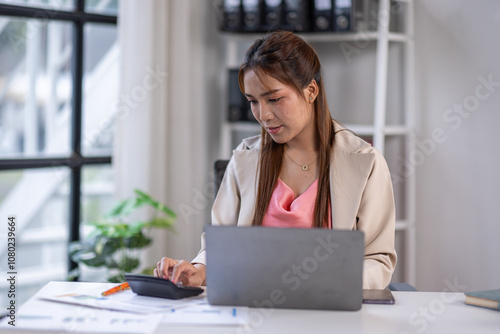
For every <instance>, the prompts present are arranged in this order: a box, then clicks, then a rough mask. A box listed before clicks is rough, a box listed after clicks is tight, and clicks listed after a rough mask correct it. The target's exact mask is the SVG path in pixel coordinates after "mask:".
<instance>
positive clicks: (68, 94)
mask: <svg viewBox="0 0 500 334" xmlns="http://www.w3.org/2000/svg"><path fill="white" fill-rule="evenodd" d="M117 7H118V4H117V0H76V1H73V0H10V1H1V2H0V59H2V61H1V62H0V222H1V221H4V223H0V228H2V230H0V237H1V240H6V235H7V229H6V226H7V224H6V222H7V219H8V216H10V215H15V216H16V265H15V270H16V272H17V275H18V280H17V292H18V295H17V300H18V303H22V302H23V301H24V300H26V299H27V298H29V297H30V296H31V295H32V294H33V293H34V292H36V291H38V290H39V288H40V287H41V286H42V285H44V284H45V283H46V282H47V281H49V280H60V279H65V278H66V275H67V273H68V270H70V269H72V268H73V266H74V264H72V263H70V261H69V259H68V255H67V246H68V242H70V241H73V240H78V239H79V238H80V231H81V226H82V224H81V222H84V221H87V220H88V219H90V220H93V219H95V218H97V217H99V216H100V215H101V214H102V212H103V211H104V210H106V209H107V208H108V207H109V203H110V201H111V195H112V192H113V178H112V172H111V153H112V147H113V136H112V131H111V125H112V120H113V112H114V109H113V105H114V104H116V103H114V102H115V101H117V100H118V66H119V48H118V44H117V31H116V30H117V28H116V23H117V12H118V8H117ZM0 245H2V246H1V247H2V248H0V271H1V272H7V271H8V270H6V267H7V247H5V246H3V245H6V243H5V242H3V241H2V242H0ZM6 283H7V282H6V281H5V280H2V281H0V293H1V294H2V295H6V289H7V284H6Z"/></svg>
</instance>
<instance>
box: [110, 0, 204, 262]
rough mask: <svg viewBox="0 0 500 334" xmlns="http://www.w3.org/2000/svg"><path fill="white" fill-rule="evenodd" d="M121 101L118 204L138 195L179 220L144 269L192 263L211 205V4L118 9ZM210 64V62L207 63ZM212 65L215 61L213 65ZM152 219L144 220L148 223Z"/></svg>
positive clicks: (128, 0)
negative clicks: (164, 262) (165, 261)
mask: <svg viewBox="0 0 500 334" xmlns="http://www.w3.org/2000/svg"><path fill="white" fill-rule="evenodd" d="M119 4H120V10H119V23H118V24H119V41H120V49H121V64H120V75H121V78H120V82H121V83H120V84H121V86H120V98H119V101H118V104H119V105H118V108H117V110H118V117H117V119H116V128H115V129H116V132H115V143H114V147H115V151H114V157H113V166H114V171H115V174H114V176H115V184H116V196H117V198H125V197H129V196H131V195H132V193H133V189H135V188H138V189H141V190H143V191H146V192H148V193H150V194H151V195H152V196H154V197H156V198H158V199H160V200H161V201H163V202H164V203H166V204H167V205H168V206H169V207H171V208H172V209H173V210H174V211H175V212H176V213H177V214H178V219H177V222H176V223H175V229H176V232H175V233H173V234H172V233H166V232H161V233H155V235H154V236H153V237H154V240H155V241H154V244H153V246H152V247H151V248H150V249H149V250H148V251H147V252H146V254H145V255H144V256H143V257H144V258H143V261H142V262H143V263H144V264H145V265H152V264H155V263H156V261H157V260H158V259H159V258H160V257H161V256H163V255H168V256H170V257H173V258H185V259H188V260H190V259H191V257H192V256H194V255H196V253H197V250H198V249H199V245H200V241H199V238H200V234H201V231H202V227H203V224H204V223H206V222H207V220H208V217H209V212H210V206H211V201H212V199H211V198H210V196H211V195H212V194H211V193H210V188H211V187H210V186H209V184H210V182H211V180H210V178H209V175H210V166H211V164H208V163H207V147H209V144H208V143H207V138H206V137H207V131H208V130H207V126H206V116H205V115H206V114H207V110H206V108H207V107H206V103H204V98H205V97H206V94H207V92H206V88H205V87H206V85H205V81H206V80H205V79H204V78H205V77H206V75H205V74H204V73H205V67H204V66H206V59H207V58H206V54H207V53H209V52H210V51H209V49H210V48H208V49H207V48H206V47H205V46H206V41H204V36H205V35H206V32H205V29H203V25H204V24H206V16H207V13H206V12H207V10H210V3H209V2H206V1H186V0H174V1H163V0H157V1H153V0H147V1H136V0H124V1H120V2H119ZM208 58H210V57H208ZM211 58H213V57H211ZM147 215H148V212H147V211H145V212H142V213H141V214H140V215H139V217H137V218H138V219H143V218H144V217H146V216H147Z"/></svg>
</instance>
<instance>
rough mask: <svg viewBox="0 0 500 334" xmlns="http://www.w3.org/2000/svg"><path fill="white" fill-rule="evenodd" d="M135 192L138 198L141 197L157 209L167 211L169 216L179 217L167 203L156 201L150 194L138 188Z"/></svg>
mask: <svg viewBox="0 0 500 334" xmlns="http://www.w3.org/2000/svg"><path fill="white" fill-rule="evenodd" d="M134 192H135V194H136V196H137V197H138V198H140V199H141V200H144V201H145V202H146V203H147V204H148V205H150V206H152V207H153V208H155V209H156V210H158V211H161V212H163V213H165V214H166V215H167V216H169V217H171V218H177V215H176V214H175V212H173V211H172V210H171V209H169V208H168V207H167V206H166V205H164V204H162V203H160V202H158V201H156V200H155V199H153V198H152V197H151V196H149V195H148V194H146V193H144V192H142V191H140V190H138V189H135V190H134Z"/></svg>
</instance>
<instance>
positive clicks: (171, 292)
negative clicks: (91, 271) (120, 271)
mask: <svg viewBox="0 0 500 334" xmlns="http://www.w3.org/2000/svg"><path fill="white" fill-rule="evenodd" d="M125 280H126V281H127V283H128V285H130V288H131V289H132V291H133V292H134V293H136V294H138V295H143V296H150V297H160V298H168V299H180V298H186V297H193V296H197V295H199V294H201V293H202V292H203V291H204V290H203V289H202V288H199V287H194V286H184V285H181V284H175V283H173V282H172V281H171V280H169V279H164V278H159V277H154V276H148V275H136V274H125Z"/></svg>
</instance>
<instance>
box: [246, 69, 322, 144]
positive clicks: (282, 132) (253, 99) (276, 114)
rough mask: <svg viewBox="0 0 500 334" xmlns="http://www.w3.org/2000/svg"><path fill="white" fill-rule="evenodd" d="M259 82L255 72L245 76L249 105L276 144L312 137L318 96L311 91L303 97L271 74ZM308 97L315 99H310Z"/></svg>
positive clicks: (264, 76)
mask: <svg viewBox="0 0 500 334" xmlns="http://www.w3.org/2000/svg"><path fill="white" fill-rule="evenodd" d="M261 77H262V80H263V81H264V82H265V84H264V83H263V82H262V81H261V80H260V79H259V77H258V76H257V75H256V74H255V72H254V71H253V70H248V71H246V72H245V74H244V76H243V82H244V85H245V95H246V97H247V99H248V101H249V102H250V106H251V108H252V113H253V115H254V117H255V119H256V120H257V121H258V122H259V123H260V124H261V125H262V127H263V128H264V129H265V130H266V131H267V132H268V133H269V134H270V135H271V137H272V138H273V140H274V141H275V142H277V143H280V144H284V143H289V142H290V141H294V140H302V139H306V140H307V139H310V138H312V131H314V115H313V103H312V101H314V98H315V97H316V94H314V92H312V93H311V91H310V88H309V87H306V88H305V89H304V94H305V96H306V99H307V100H305V99H304V97H303V96H300V95H299V94H297V92H296V91H295V90H294V89H293V88H292V87H290V86H287V85H285V84H283V83H282V82H280V81H278V80H276V79H274V78H273V77H271V76H268V75H261ZM309 97H312V98H313V99H312V100H310V99H309Z"/></svg>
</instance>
